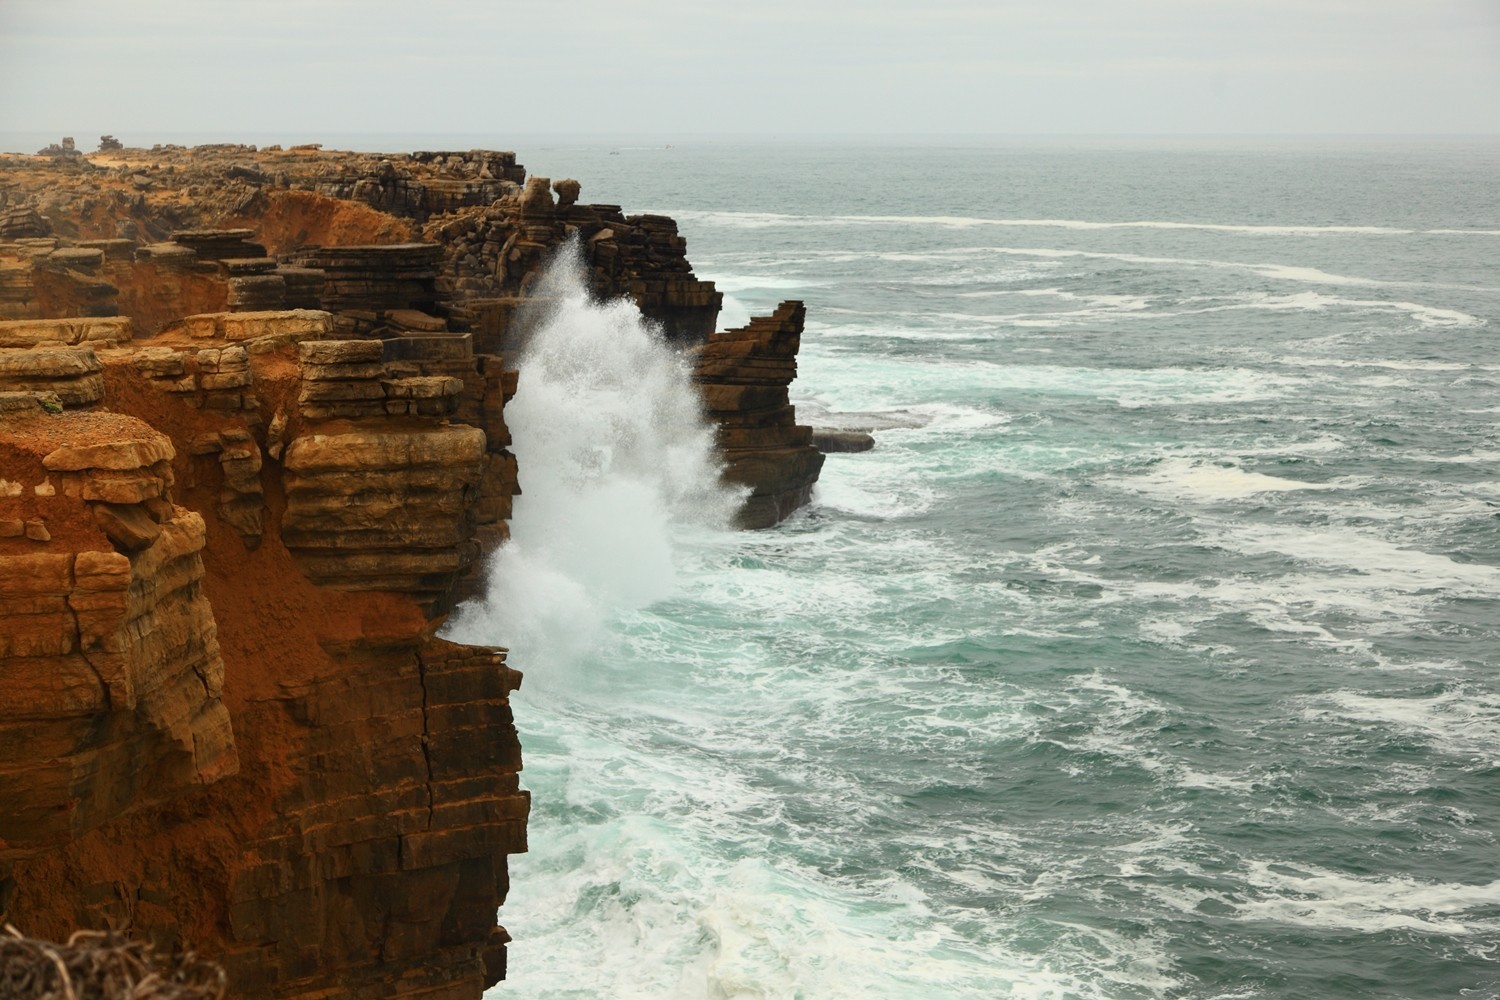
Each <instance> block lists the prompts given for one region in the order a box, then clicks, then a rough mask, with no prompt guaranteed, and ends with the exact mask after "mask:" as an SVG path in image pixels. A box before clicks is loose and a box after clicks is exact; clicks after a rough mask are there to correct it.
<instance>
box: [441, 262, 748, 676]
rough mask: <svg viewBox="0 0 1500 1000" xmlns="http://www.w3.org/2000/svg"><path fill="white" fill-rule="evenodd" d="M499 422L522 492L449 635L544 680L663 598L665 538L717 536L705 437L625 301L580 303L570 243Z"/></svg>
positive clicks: (544, 291)
mask: <svg viewBox="0 0 1500 1000" xmlns="http://www.w3.org/2000/svg"><path fill="white" fill-rule="evenodd" d="M538 299H539V301H540V302H545V303H547V305H546V306H543V307H540V308H545V310H546V311H545V313H544V314H542V315H540V316H538V317H537V322H536V324H535V326H534V330H535V332H534V333H533V334H532V337H531V340H530V342H529V343H528V345H527V347H526V349H525V351H524V353H523V354H522V356H521V358H520V361H519V368H520V380H519V386H518V389H517V392H516V396H515V399H514V400H512V402H511V403H510V404H509V405H508V406H506V409H505V416H506V422H507V423H508V424H509V425H510V428H511V432H512V435H513V440H514V443H513V445H512V450H513V451H514V452H515V454H516V457H517V459H518V461H519V463H520V478H521V483H522V488H523V490H524V492H523V494H522V495H521V496H520V497H517V499H516V503H515V510H514V516H513V518H512V521H511V539H510V541H509V542H508V543H506V544H505V545H504V546H503V547H502V548H501V549H500V550H499V552H498V553H496V555H495V557H494V560H493V563H492V565H491V567H490V573H489V582H488V588H487V590H486V593H485V596H484V597H483V598H482V599H480V600H477V601H474V602H471V603H469V604H467V605H465V606H464V607H462V608H461V609H460V610H459V612H458V614H457V616H456V617H455V620H454V622H453V623H452V624H451V626H450V628H449V634H450V635H451V637H453V638H455V639H458V640H460V641H465V642H475V643H484V644H495V645H505V646H509V647H510V648H511V650H512V652H513V654H514V656H515V659H516V662H517V664H518V665H522V666H524V667H526V668H528V669H532V670H537V669H539V668H540V669H541V670H546V669H548V668H552V667H554V666H557V665H561V664H564V663H567V662H570V661H572V660H573V659H575V658H576V657H577V656H579V655H580V654H582V653H583V652H586V651H587V650H588V649H589V648H590V647H591V646H592V645H593V643H594V641H595V639H596V637H597V635H598V633H599V630H600V629H601V628H602V627H603V625H604V623H605V622H606V621H608V620H609V619H610V617H611V616H612V615H614V614H617V613H620V612H622V611H626V610H629V609H631V608H639V607H644V606H645V605H647V604H650V603H652V602H653V601H656V600H659V599H661V598H663V597H665V596H667V595H668V594H670V593H671V592H672V590H673V587H674V583H675V570H674V559H673V549H674V535H675V534H676V533H677V532H678V531H679V530H680V529H682V528H684V527H686V526H690V525H710V526H720V527H722V526H727V524H728V523H729V520H730V518H731V517H732V515H733V512H734V510H735V508H736V507H737V505H738V503H739V501H740V495H739V494H738V493H736V492H734V491H732V490H730V489H727V488H725V487H724V486H722V485H721V484H720V483H719V471H720V469H719V465H718V459H717V458H716V456H715V452H714V449H713V431H712V429H711V428H710V427H709V425H708V424H707V423H706V421H705V420H704V418H703V415H702V412H701V407H700V403H699V398H698V394H697V391H696V390H695V389H694V387H693V384H692V381H691V376H690V374H689V372H688V369H687V367H686V364H685V362H684V361H683V359H682V358H681V357H680V356H679V355H678V354H677V353H676V352H675V351H674V350H673V349H672V348H671V347H670V346H668V345H667V343H666V342H665V340H664V339H663V338H662V335H661V332H660V330H659V329H658V328H657V327H656V326H654V325H653V324H652V323H650V322H648V321H647V320H646V319H645V318H644V317H643V316H642V315H641V313H640V310H639V309H637V308H636V306H635V304H634V303H632V302H630V301H629V300H627V299H618V300H615V301H613V302H596V301H593V300H592V299H591V298H590V297H589V294H588V292H587V290H586V287H585V284H584V281H583V269H582V263H581V257H580V256H579V253H578V248H577V245H576V243H574V244H569V245H568V246H567V247H566V248H564V249H563V250H562V251H561V252H559V254H558V256H557V258H556V259H555V260H554V261H553V263H552V265H551V266H550V267H549V269H548V271H547V273H546V275H545V276H544V278H543V281H542V284H541V287H540V289H539V295H538Z"/></svg>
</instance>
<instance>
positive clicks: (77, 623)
mask: <svg viewBox="0 0 1500 1000" xmlns="http://www.w3.org/2000/svg"><path fill="white" fill-rule="evenodd" d="M68 577H69V580H70V582H71V581H72V580H73V579H75V578H74V577H73V570H72V566H71V565H70V566H69V568H68ZM63 607H65V608H67V609H68V616H69V617H70V618H72V619H73V634H74V635H76V636H77V637H78V656H79V658H80V659H82V660H83V662H84V663H87V664H88V667H89V670H90V671H92V672H93V674H94V676H95V677H96V678H98V680H99V690H100V691H101V692H102V693H103V695H104V711H106V712H109V711H112V710H113V709H114V707H115V699H114V695H113V693H112V692H111V691H110V690H109V682H108V681H106V680H105V679H104V672H103V671H102V670H100V669H99V666H98V664H96V663H95V662H94V661H93V660H91V659H89V654H88V653H87V652H85V651H84V648H83V641H84V637H83V620H82V619H81V618H79V617H78V609H77V608H75V607H73V601H72V597H71V594H70V595H69V596H68V597H65V598H63Z"/></svg>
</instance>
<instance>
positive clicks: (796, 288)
mask: <svg viewBox="0 0 1500 1000" xmlns="http://www.w3.org/2000/svg"><path fill="white" fill-rule="evenodd" d="M518 152H519V153H520V154H521V155H520V159H521V160H522V162H524V163H526V164H527V166H528V167H529V168H530V169H531V170H532V172H533V173H540V174H546V175H550V176H552V177H561V176H574V177H578V178H580V179H581V180H582V181H583V184H584V200H587V201H603V202H611V203H620V204H622V205H624V206H625V208H626V210H627V211H642V210H651V211H660V212H664V213H667V214H671V215H673V216H674V217H676V218H677V219H678V220H679V223H680V225H681V228H682V231H683V233H684V234H685V235H686V237H687V239H688V245H689V256H690V257H691V259H692V261H693V263H694V265H695V266H696V268H697V271H698V273H699V274H700V275H702V276H705V277H709V278H713V279H715V280H716V281H718V282H719V287H720V288H721V289H723V290H724V291H726V292H727V293H728V295H729V300H728V302H727V304H726V319H727V320H728V321H730V322H731V323H732V322H735V321H738V320H742V319H743V318H744V317H745V316H746V315H748V314H750V313H760V312H764V311H767V310H768V309H769V308H771V307H772V306H774V305H775V304H776V303H777V302H778V301H780V300H782V299H787V298H798V299H802V300H805V301H806V302H807V304H808V308H809V327H808V331H807V335H806V337H805V338H804V340H803V347H802V354H801V368H800V376H799V378H798V380H797V381H796V382H795V383H794V384H793V387H792V391H793V398H794V401H795V402H796V403H797V404H798V410H799V414H800V416H801V418H802V420H803V422H811V423H813V424H815V425H822V426H843V427H865V428H872V429H873V433H874V435H875V438H876V441H877V446H876V449H875V450H874V451H872V452H868V453H864V454H855V455H832V456H830V457H829V458H828V461H827V464H826V465H825V467H824V471H823V476H822V480H821V482H820V484H819V487H818V491H817V495H816V498H815V501H814V503H813V504H812V506H811V507H809V508H808V509H806V510H805V511H803V512H801V513H799V514H798V515H797V516H795V517H794V518H792V519H791V520H790V521H788V522H787V523H785V524H783V525H781V526H780V527H778V528H776V529H774V530H770V531H764V532H755V533H733V532H728V531H723V530H716V529H714V528H712V527H705V526H703V525H693V524H687V523H683V524H678V523H676V522H672V523H667V522H666V521H662V520H661V519H656V520H652V518H650V517H647V516H646V512H645V511H644V510H642V509H641V508H640V507H639V504H641V503H644V502H646V501H644V500H642V498H641V497H640V496H635V495H623V494H622V495H621V496H620V498H619V499H618V502H615V503H614V504H613V505H604V506H602V507H601V506H599V505H595V506H594V507H593V508H592V509H591V510H590V511H589V512H588V513H587V514H586V515H583V514H580V515H578V519H577V520H574V521H566V520H563V521H558V519H557V517H555V516H553V515H556V512H557V508H556V506H555V505H552V504H547V505H543V504H541V503H540V501H538V502H537V503H534V504H532V505H530V506H528V504H527V498H526V497H522V498H521V502H520V503H519V504H518V507H517V511H516V524H517V532H518V537H522V536H524V535H525V534H526V530H527V529H526V522H527V519H532V520H533V521H535V522H537V523H541V522H543V521H547V520H548V519H549V516H550V517H551V522H552V523H551V528H550V529H549V530H551V531H552V532H553V533H554V534H557V535H559V536H564V537H576V538H579V539H581V540H582V542H583V544H580V545H579V546H577V552H575V553H574V555H575V557H576V560H577V563H576V565H574V566H573V567H572V569H571V570H570V572H571V574H572V575H571V577H570V581H569V583H568V586H570V587H574V588H576V589H579V590H580V593H579V595H578V596H579V597H580V598H582V599H586V601H585V602H586V603H591V604H592V606H593V612H592V613H591V614H589V615H580V616H579V618H578V620H577V621H576V622H570V621H566V620H564V621H557V620H549V622H548V629H550V630H551V631H552V632H553V633H567V634H566V635H562V634H553V635H551V636H550V637H549V636H545V635H544V636H541V637H539V638H536V637H534V638H533V639H530V640H527V641H526V642H525V643H524V644H518V645H517V648H516V653H515V656H514V659H515V665H516V666H518V667H519V668H521V669H522V670H523V671H525V673H526V683H525V687H524V689H523V690H522V692H521V693H520V694H519V695H518V696H517V697H516V699H515V709H516V717H517V725H518V727H519V729H520V731H521V734H522V741H523V744H524V746H525V757H526V772H525V781H526V784H527V786H528V787H529V788H530V789H531V790H532V793H533V814H532V821H531V852H530V853H529V854H528V855H526V856H522V857H517V858H515V859H513V863H512V871H513V888H512V892H511V897H510V901H509V902H508V903H507V905H506V907H505V909H504V910H503V911H502V914H501V917H502V921H503V922H504V923H505V924H506V926H507V927H508V928H509V930H510V931H511V933H512V934H513V935H514V937H515V941H514V943H513V944H512V946H511V969H510V976H511V981H510V982H509V983H507V984H504V985H503V986H501V987H499V988H497V989H496V990H495V991H494V993H493V995H494V996H496V997H502V996H503V997H532V998H584V997H590V998H591V997H653V998H654V997H681V998H690V997H691V998H696V997H715V998H751V997H763V998H810V1000H811V998H837V997H850V998H854V997H858V998H867V997H902V998H908V997H909V998H929V997H930V998H993V997H1006V996H1015V997H1033V998H1043V997H1045V998H1111V1000H1124V998H1179V997H1181V998H1188V997H1191V998H1210V997H1218V998H1223V1000H1228V998H1231V997H1233V998H1259V997H1266V998H1271V997H1277V998H1282V997H1285V998H1294V997H1296V998H1305V997H1318V998H1356V997H1358V998H1369V997H1389V998H1397V997H1399V998H1418V997H1434V998H1435V997H1461V996H1469V997H1496V996H1500V966H1497V964H1496V961H1497V959H1500V844H1497V842H1496V831H1497V830H1500V676H1497V669H1496V668H1497V661H1500V427H1497V425H1500V346H1497V343H1496V336H1497V332H1500V271H1497V266H1496V265H1497V263H1500V184H1497V183H1496V182H1497V179H1500V170H1497V168H1500V144H1497V143H1495V142H1477V141H1476V142H1459V141H1449V142H1435V143H1427V144H1422V143H1416V142H1396V141H1390V142H1375V141H1369V142H1361V141H1354V140H1350V141H1341V142H1315V141H1311V140H1307V141H1292V140H1283V141H1274V142H1270V141H1267V142H1260V141H1251V140H1245V141H1230V140H1223V141H1212V142H1210V141H1204V142H1195V143H1190V142H1182V143H1166V142H1156V143H1152V142H1146V141H1139V142H1133V141H1130V142H1127V141H1119V142H1105V141H1095V142H1083V141H1079V142H1071V143H1070V142H1061V141H1058V142H1030V143H1025V142H1016V143H994V144H989V145H986V144H984V143H971V144H967V145H953V146H944V145H941V144H933V143H929V144H924V145H914V144H908V145H902V144H886V145H876V144H864V145H860V144H843V145H827V146H820V145H816V144H810V143H790V142H786V143H777V142H769V141H768V142H763V143H756V144H749V143H744V144H738V145H737V144H732V143H719V144H712V145H696V146H695V145H687V144H678V145H676V146H675V147H673V148H665V147H664V146H661V145H654V146H646V145H641V146H630V145H616V146H609V145H597V144H587V143H574V144H567V143H552V144H547V143H538V144H536V145H534V146H531V147H521V148H520V149H519V150H518ZM525 385H526V382H525V373H524V369H523V381H522V392H523V395H524V392H525ZM518 398H519V397H518ZM604 405H605V404H603V403H601V404H600V406H601V407H602V406H604ZM587 408H588V409H589V410H590V412H595V410H596V408H595V407H594V405H593V404H589V406H588V407H587ZM604 426H605V427H606V428H607V427H608V426H613V425H611V424H609V423H608V422H606V424H605V425H604ZM609 433H610V432H609V431H608V430H607V429H605V430H593V431H590V434H591V435H593V437H592V440H593V441H594V443H595V444H597V445H598V447H599V448H600V449H602V451H601V452H600V454H605V453H607V452H609V449H610V448H611V447H612V444H611V442H610V441H609V440H607V437H608V435H609ZM632 433H633V432H632ZM527 440H528V439H527V437H526V436H525V434H523V433H522V432H521V431H520V430H518V434H517V451H518V453H519V457H520V462H521V476H522V485H523V488H525V487H526V482H527V478H526V477H527V476H528V475H529V474H531V475H538V476H540V475H542V472H541V469H540V465H539V463H541V462H544V461H546V459H544V458H542V457H540V456H539V455H538V456H537V457H535V458H533V457H531V456H528V454H527V451H526V445H527ZM601 461H607V455H606V457H605V459H601ZM529 462H530V463H532V464H531V465H530V466H528V463H529ZM528 469H530V470H531V471H530V472H529V471H528ZM563 480H566V476H563V477H561V479H560V480H559V481H563ZM544 506H545V507H546V508H547V509H542V508H543V507H544ZM669 520H670V519H669ZM585 522H586V523H585ZM648 522H649V524H648ZM643 525H647V527H642V526H643ZM643 532H644V533H655V535H659V536H660V538H661V539H665V541H664V543H663V544H666V545H667V546H668V547H669V552H668V555H667V558H666V559H665V561H663V559H662V558H661V552H660V551H659V549H660V546H656V547H652V546H645V547H644V548H642V547H641V545H640V541H641V538H640V536H641V535H642V533H643ZM642 553H644V554H642ZM636 570H639V573H640V574H641V576H642V581H641V582H640V583H639V585H638V584H637V582H636V581H635V578H634V577H633V576H632V573H634V572H635V571H636ZM645 577H649V579H645ZM596 580H597V582H598V586H597V591H598V592H597V593H595V592H594V590H592V589H591V588H593V587H594V582H593V581H596ZM538 586H540V584H538ZM633 595H634V596H633ZM637 597H638V599H636V598H637ZM479 631H481V632H482V631H483V628H482V627H481V628H480V629H479ZM489 638H491V639H493V640H496V641H501V642H505V641H507V636H505V635H490V636H489ZM563 640H566V641H563ZM528 657H531V659H528Z"/></svg>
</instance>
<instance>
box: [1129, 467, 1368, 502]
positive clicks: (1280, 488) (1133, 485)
mask: <svg viewBox="0 0 1500 1000" xmlns="http://www.w3.org/2000/svg"><path fill="white" fill-rule="evenodd" d="M1120 482H1121V483H1122V485H1125V486H1127V487H1128V488H1130V489H1135V490H1139V491H1141V492H1144V493H1156V494H1161V495H1165V496H1175V497H1183V498H1189V499H1209V500H1237V499H1243V498H1245V497H1250V496H1254V495H1256V494H1258V493H1286V492H1291V491H1294V490H1335V489H1338V488H1339V484H1337V483H1308V482H1302V481H1300V480H1296V479H1283V478H1281V477H1279V476H1268V475H1266V474H1264V473H1261V472H1246V471H1245V470H1244V469H1242V468H1240V467H1239V466H1238V465H1232V464H1231V465H1225V464H1221V463H1215V462H1205V461H1203V460H1201V459H1189V458H1168V459H1164V460H1162V461H1161V462H1158V463H1157V464H1156V465H1155V466H1153V467H1152V469H1151V471H1150V472H1148V473H1146V474H1145V475H1142V476H1133V477H1131V478H1129V479H1126V480H1121V481H1120Z"/></svg>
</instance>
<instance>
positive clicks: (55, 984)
mask: <svg viewBox="0 0 1500 1000" xmlns="http://www.w3.org/2000/svg"><path fill="white" fill-rule="evenodd" d="M224 990H225V981H224V970H223V969H222V968H220V967H219V966H218V965H215V964H214V963H212V962H204V961H200V960H199V959H198V958H197V957H196V956H194V955H193V954H192V953H187V954H183V955H174V956H167V955H159V954H156V953H154V952H153V951H152V950H151V948H150V947H149V946H148V945H146V944H145V943H144V942H141V941H131V940H127V939H125V938H123V937H120V936H119V935H117V934H106V933H101V932H97V931H79V932H78V933H76V934H74V935H73V936H72V937H70V938H69V939H68V943H67V944H62V945H60V944H54V943H52V942H50V941H38V940H36V939H34V938H28V937H23V936H22V935H21V933H20V932H19V931H17V930H16V929H15V928H14V927H11V926H10V925H8V924H7V925H6V927H5V931H4V933H0V1000H223V997H224Z"/></svg>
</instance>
